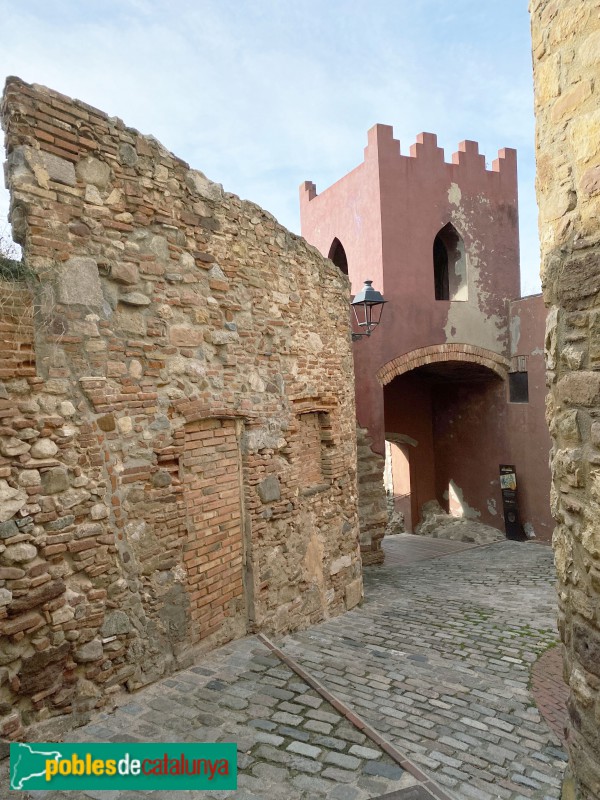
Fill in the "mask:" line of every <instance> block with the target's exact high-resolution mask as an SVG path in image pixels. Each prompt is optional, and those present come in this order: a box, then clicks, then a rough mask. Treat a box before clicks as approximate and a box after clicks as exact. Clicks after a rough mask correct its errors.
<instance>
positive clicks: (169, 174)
mask: <svg viewBox="0 0 600 800" xmlns="http://www.w3.org/2000/svg"><path fill="white" fill-rule="evenodd" d="M2 125H3V128H4V130H5V134H6V136H5V140H6V147H7V164H6V175H7V183H8V186H9V189H10V192H11V222H12V227H13V235H14V237H15V239H16V240H17V241H19V243H20V244H21V245H22V247H23V252H24V257H25V260H26V263H27V266H28V267H29V268H30V269H31V270H33V271H34V272H35V273H37V279H38V289H39V302H37V299H36V315H35V319H34V323H35V341H36V363H37V373H36V374H35V375H34V374H33V371H31V372H30V373H29V374H28V375H19V374H18V367H14V368H13V367H10V368H9V372H10V374H6V375H5V377H4V379H3V384H2V386H1V387H0V388H1V389H2V396H1V397H0V418H1V420H2V427H1V429H0V456H1V459H2V460H1V461H0V469H1V470H2V472H1V473H0V474H1V475H2V476H3V477H2V478H0V481H1V482H0V537H1V542H2V543H1V547H4V548H5V549H4V550H2V552H0V634H3V635H4V637H5V638H6V645H5V654H4V655H3V658H2V663H1V664H0V734H2V735H5V736H10V737H13V738H18V737H20V736H24V735H26V732H27V731H32V730H33V728H35V731H36V735H41V736H43V735H48V736H50V738H54V737H55V736H56V735H58V734H59V733H60V731H61V730H63V729H66V728H68V727H69V726H71V725H73V724H79V723H80V722H82V721H85V719H86V718H87V717H89V715H90V714H91V713H92V712H93V710H94V709H95V708H99V707H103V706H106V705H107V704H110V702H111V698H112V697H113V695H114V694H115V693H117V692H119V691H120V690H121V689H122V688H123V687H126V688H127V689H129V690H134V689H136V688H137V687H139V686H142V685H144V684H147V683H149V682H151V681H153V680H156V679H157V678H159V677H161V676H164V675H165V674H167V673H168V672H170V671H172V670H174V669H177V668H178V667H181V666H185V665H188V664H189V663H191V661H192V660H193V659H194V658H195V657H196V656H197V654H198V653H199V652H201V651H202V650H204V649H208V648H211V647H214V646H216V645H218V644H219V643H222V642H225V641H227V640H229V639H231V638H233V637H236V636H241V635H244V634H245V633H246V632H247V631H251V630H256V629H267V630H274V631H286V630H290V629H292V628H297V627H301V626H305V625H307V624H309V623H310V622H314V621H317V620H319V619H322V618H323V617H325V616H331V615H333V614H337V613H341V612H343V611H344V610H345V609H346V608H351V607H352V606H353V605H356V603H357V602H359V600H360V598H361V593H362V579H361V562H360V553H359V547H358V512H357V499H356V463H355V452H356V450H355V447H356V444H355V441H356V440H355V429H354V419H355V409H354V387H353V362H352V351H351V344H350V337H349V329H348V302H349V286H348V282H347V279H346V278H345V277H344V276H342V275H341V274H340V273H339V270H337V268H335V267H334V266H333V265H332V264H331V263H329V262H328V261H327V260H325V259H323V258H322V257H321V256H320V255H319V254H318V253H317V252H316V251H315V250H314V249H313V248H311V247H309V246H308V245H307V244H306V242H304V240H302V239H300V238H299V237H297V236H295V235H293V234H291V233H290V232H289V231H287V230H285V229H284V228H283V227H281V226H280V225H279V224H278V223H277V222H276V220H274V219H273V217H272V216H271V215H269V214H268V213H267V212H265V211H263V210H262V209H261V208H259V207H258V206H256V205H254V204H252V203H249V202H245V201H241V200H240V199H239V198H238V197H236V196H235V195H232V194H228V193H227V192H225V191H223V189H222V187H221V186H220V185H218V184H215V183H212V182H211V181H209V180H208V179H207V178H206V177H205V176H204V175H203V174H202V173H200V172H198V171H196V170H193V169H191V168H190V167H189V166H188V165H187V164H186V163H184V162H183V161H181V160H180V159H178V158H176V157H175V156H174V155H173V154H172V153H169V152H168V151H167V150H166V149H165V148H163V147H162V146H161V145H160V144H159V143H158V142H156V140H154V139H152V138H146V137H144V136H141V135H140V134H139V133H138V132H137V131H136V130H134V129H132V128H128V127H126V126H125V125H124V124H123V122H121V121H120V120H118V119H115V118H113V117H109V115H108V114H105V113H104V112H102V111H99V110H98V109H94V108H92V107H90V106H88V105H86V104H85V103H81V102H78V101H73V100H71V99H70V98H68V97H65V96H63V95H59V94H58V93H56V92H53V91H51V90H49V89H46V88H44V87H40V86H30V85H27V84H25V83H23V82H22V81H20V80H18V79H16V78H11V79H9V81H8V82H7V86H6V90H5V93H4V98H3V102H2ZM14 341H16V340H15V339H14V338H13V337H12V336H11V343H13V342H14ZM11 352H12V351H11ZM11 363H15V364H16V361H14V360H13V357H12V355H11ZM3 398H4V399H3ZM305 415H308V416H309V417H310V418H311V419H312V420H313V421H314V423H315V425H314V429H311V436H312V437H313V438H312V439H311V442H313V444H314V446H313V447H312V448H309V449H306V448H305V447H303V446H300V444H301V439H302V436H301V434H300V426H299V422H298V421H299V419H301V418H302V417H303V416H305ZM317 422H318V430H317V427H316V424H317ZM317 433H318V435H319V437H320V446H319V442H318V441H317ZM198 437H199V438H198ZM306 476H309V477H310V481H311V485H310V486H308V487H307V485H306ZM316 477H319V483H318V484H313V483H312V481H313V479H314V478H316ZM0 549H1V548H0ZM44 726H46V727H45V728H44ZM44 731H46V734H44Z"/></svg>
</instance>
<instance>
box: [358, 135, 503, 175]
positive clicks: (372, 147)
mask: <svg viewBox="0 0 600 800" xmlns="http://www.w3.org/2000/svg"><path fill="white" fill-rule="evenodd" d="M367 142H368V143H367V146H366V147H365V161H367V159H369V158H373V157H375V158H377V157H378V158H379V159H381V157H382V156H386V157H390V156H394V155H395V156H397V157H399V158H415V159H420V160H421V161H427V162H428V163H430V164H436V165H438V166H439V165H440V164H441V163H450V164H452V165H454V166H458V167H465V168H468V169H471V170H472V169H480V170H481V171H482V172H488V173H490V172H496V173H503V174H504V175H505V176H506V177H508V176H513V175H514V178H515V186H516V171H517V151H516V150H514V149H513V148H512V147H504V148H502V149H501V150H499V151H498V157H497V158H496V159H495V160H494V161H493V163H492V168H491V169H486V166H485V156H484V155H483V154H481V153H480V152H479V144H478V143H477V142H475V141H472V140H470V139H465V140H464V141H462V142H460V144H459V145H458V151H457V152H456V153H454V154H453V155H452V160H451V161H450V162H446V161H445V154H444V150H443V148H441V147H439V146H438V141H437V136H436V134H435V133H428V132H423V133H419V135H418V136H417V138H416V141H415V143H414V144H413V145H411V147H410V151H409V152H410V155H408V156H403V155H401V150H400V141H399V140H398V139H394V129H393V128H392V126H391V125H382V124H377V125H374V126H373V127H372V128H370V130H369V132H368V134H367Z"/></svg>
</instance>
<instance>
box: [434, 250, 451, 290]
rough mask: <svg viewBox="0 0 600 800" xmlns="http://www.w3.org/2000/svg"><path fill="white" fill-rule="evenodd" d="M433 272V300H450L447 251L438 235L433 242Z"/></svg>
mask: <svg viewBox="0 0 600 800" xmlns="http://www.w3.org/2000/svg"><path fill="white" fill-rule="evenodd" d="M433 272H434V279H435V299H436V300H450V289H449V287H448V251H447V250H446V247H445V246H444V243H443V242H442V240H441V239H440V237H439V235H438V236H436V237H435V240H434V242H433Z"/></svg>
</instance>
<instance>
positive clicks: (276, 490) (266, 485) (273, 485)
mask: <svg viewBox="0 0 600 800" xmlns="http://www.w3.org/2000/svg"><path fill="white" fill-rule="evenodd" d="M258 496H259V497H260V499H261V501H262V502H263V503H274V502H276V501H277V500H280V499H281V486H280V485H279V480H278V479H277V478H276V476H275V475H269V477H268V478H265V479H264V480H263V481H261V482H260V483H259V484H258Z"/></svg>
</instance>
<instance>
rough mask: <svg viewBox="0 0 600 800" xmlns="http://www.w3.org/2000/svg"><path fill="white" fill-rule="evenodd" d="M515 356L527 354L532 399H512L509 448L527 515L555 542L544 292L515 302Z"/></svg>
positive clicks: (537, 531) (524, 516)
mask: <svg viewBox="0 0 600 800" xmlns="http://www.w3.org/2000/svg"><path fill="white" fill-rule="evenodd" d="M510 316H511V330H512V336H511V355H512V356H513V357H515V356H519V355H520V356H523V355H524V356H527V371H528V376H529V377H528V381H529V403H508V405H507V420H508V433H509V451H510V453H511V454H512V461H511V462H510V463H514V464H515V465H516V467H517V480H518V490H519V503H520V506H521V510H522V514H521V516H522V519H523V521H525V522H531V524H532V525H533V528H534V531H535V535H536V538H537V539H540V540H541V541H550V540H551V539H552V531H553V528H554V521H553V519H552V516H551V514H550V466H549V460H550V447H551V440H550V432H549V431H548V426H547V425H546V419H545V409H546V365H545V360H544V352H543V348H544V333H545V327H546V307H545V306H544V300H543V298H542V296H541V295H533V296H531V297H524V298H522V299H521V300H514V301H513V302H512V303H511V304H510Z"/></svg>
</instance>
